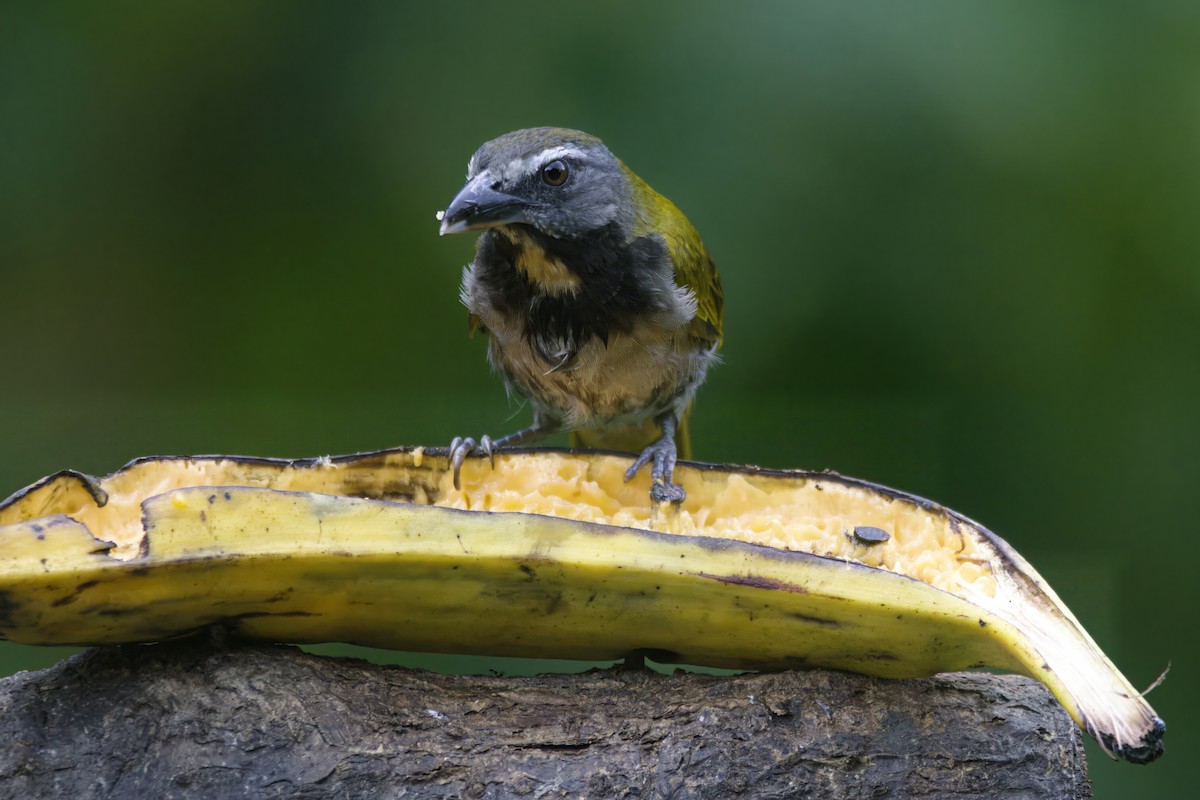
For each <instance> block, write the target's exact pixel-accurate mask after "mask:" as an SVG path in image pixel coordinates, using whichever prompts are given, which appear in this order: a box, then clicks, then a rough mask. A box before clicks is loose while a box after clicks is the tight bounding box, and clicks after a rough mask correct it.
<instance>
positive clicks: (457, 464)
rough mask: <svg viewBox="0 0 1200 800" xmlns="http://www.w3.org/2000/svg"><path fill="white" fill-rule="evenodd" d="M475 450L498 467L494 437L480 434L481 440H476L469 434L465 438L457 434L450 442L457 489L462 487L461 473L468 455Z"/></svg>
mask: <svg viewBox="0 0 1200 800" xmlns="http://www.w3.org/2000/svg"><path fill="white" fill-rule="evenodd" d="M475 452H478V453H479V454H480V455H485V456H487V457H488V462H489V463H490V464H491V466H492V469H495V468H496V443H495V442H493V441H492V437H490V436H487V435H486V434H485V435H483V436H480V437H479V441H478V442H476V441H475V440H474V439H472V438H471V437H469V436H468V437H467V438H465V439H464V438H463V437H461V436H455V437H454V441H452V442H450V466H451V468H453V470H454V488H455V489H459V490H461V489H462V481H461V480H460V479H459V473H461V472H462V465H463V462H464V461H466V460H467V456H469V455H471V454H472V453H475Z"/></svg>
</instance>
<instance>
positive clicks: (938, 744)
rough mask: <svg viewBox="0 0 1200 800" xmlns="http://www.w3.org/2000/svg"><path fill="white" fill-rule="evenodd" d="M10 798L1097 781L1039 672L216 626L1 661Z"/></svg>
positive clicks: (596, 793) (744, 792)
mask: <svg viewBox="0 0 1200 800" xmlns="http://www.w3.org/2000/svg"><path fill="white" fill-rule="evenodd" d="M0 736H2V741H3V742H4V744H3V745H2V746H0V797H3V798H22V799H23V800H25V799H28V798H62V797H69V798H73V799H78V798H91V797H120V798H154V800H161V798H170V797H204V798H241V797H246V798H272V797H288V798H318V797H355V798H357V797H371V798H421V799H424V798H476V799H478V798H509V797H516V798H525V797H527V798H604V799H606V800H607V799H608V798H635V797H636V798H721V800H733V799H736V798H818V797H820V798H828V797H847V798H850V797H853V798H867V797H895V798H904V797H939V798H941V797H946V798H949V797H963V798H976V797H977V798H984V797H987V798H994V797H1005V798H1042V797H1052V798H1086V797H1090V796H1091V791H1090V788H1089V785H1088V781H1087V776H1086V767H1085V762H1084V751H1083V743H1082V740H1081V734H1080V732H1079V730H1078V729H1077V728H1076V727H1075V725H1074V723H1073V722H1072V721H1071V719H1070V718H1069V717H1068V716H1067V714H1066V713H1065V712H1064V711H1063V709H1062V708H1061V707H1060V706H1059V705H1058V704H1057V703H1056V702H1055V701H1054V700H1053V698H1052V697H1051V696H1050V695H1049V693H1048V692H1046V690H1045V689H1044V688H1043V687H1042V686H1041V685H1040V684H1038V683H1036V682H1035V681H1032V680H1029V679H1027V678H1022V677H1016V676H1007V675H1005V676H1000V675H988V674H975V673H959V674H950V675H941V676H938V677H934V678H928V679H922V680H882V679H876V678H869V677H864V676H861V675H851V674H846V673H839V672H828V671H816V670H814V671H811V672H785V673H773V674H746V675H737V676H732V677H717V676H711V675H698V674H691V673H684V672H676V673H675V674H670V675H665V674H660V673H657V672H651V671H635V670H620V669H615V670H607V671H593V672H590V673H585V674H581V675H541V676H537V677H480V676H455V675H440V674H436V673H430V672H425V671H421V670H412V669H405V668H401V667H394V666H381V665H376V664H370V663H366V662H362V661H357V660H349V659H335V658H327V657H321V656H315V655H311V654H308V653H305V652H303V651H301V650H299V649H296V648H292V647H284V646H241V645H238V646H233V647H229V648H223V647H214V646H213V645H212V644H211V643H210V642H207V641H203V640H200V639H196V640H191V641H186V642H181V643H172V644H160V645H151V646H140V645H128V646H121V647H106V648H101V649H97V650H91V651H88V652H86V653H82V654H80V655H77V656H74V657H72V658H69V659H67V660H65V661H63V662H62V663H60V664H58V665H56V666H54V667H52V668H50V669H47V670H43V671H40V672H33V673H20V674H17V675H15V676H12V677H10V678H6V679H3V680H2V681H0Z"/></svg>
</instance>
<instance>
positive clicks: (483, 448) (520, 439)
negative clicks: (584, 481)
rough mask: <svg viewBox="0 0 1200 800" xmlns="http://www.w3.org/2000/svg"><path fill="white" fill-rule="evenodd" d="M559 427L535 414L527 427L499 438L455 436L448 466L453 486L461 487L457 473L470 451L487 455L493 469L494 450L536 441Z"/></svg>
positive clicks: (451, 444)
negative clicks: (477, 438)
mask: <svg viewBox="0 0 1200 800" xmlns="http://www.w3.org/2000/svg"><path fill="white" fill-rule="evenodd" d="M560 427H561V425H560V424H559V423H558V422H556V421H554V420H552V419H547V418H545V417H541V416H539V415H536V414H535V415H534V418H533V424H532V425H530V426H529V427H528V428H522V429H521V430H519V431H517V432H516V433H510V434H508V435H507V436H501V437H500V438H499V439H492V437H490V436H488V435H487V434H484V435H483V436H480V437H479V441H478V442H476V441H475V440H474V439H472V438H471V437H469V436H468V437H466V438H465V439H464V438H463V437H461V436H455V437H454V441H452V442H450V466H451V467H452V468H453V469H454V488H455V489H462V483H461V481H460V480H459V473H460V472H461V471H462V465H463V462H464V461H466V460H467V456H469V455H471V453H474V452H475V451H477V450H478V451H479V453H480V454H481V455H485V456H487V457H488V461H489V463H490V464H491V466H492V468H493V469H494V468H495V467H496V451H497V450H499V449H500V448H501V447H515V446H516V445H519V444H527V443H529V442H533V441H537V440H538V439H541V438H543V437H545V436H549V435H550V434H552V433H555V432H556V431H558V430H559V428H560Z"/></svg>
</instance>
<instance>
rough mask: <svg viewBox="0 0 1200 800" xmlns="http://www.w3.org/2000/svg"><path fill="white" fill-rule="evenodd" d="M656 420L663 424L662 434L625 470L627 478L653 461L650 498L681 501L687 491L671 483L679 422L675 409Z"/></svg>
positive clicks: (663, 501) (655, 500) (658, 501)
mask: <svg viewBox="0 0 1200 800" xmlns="http://www.w3.org/2000/svg"><path fill="white" fill-rule="evenodd" d="M655 421H656V422H657V423H658V424H659V425H661V426H662V436H660V437H659V438H658V441H656V442H654V444H652V445H650V446H649V447H647V448H646V449H645V450H643V451H642V454H641V455H640V456H638V457H637V460H636V461H634V462H633V465H632V466H630V467H629V469H627V470H625V480H627V481H629V480H633V476H634V475H636V474H637V471H638V470H639V469H641V468H642V467H644V466H645V465H646V464H648V463H652V466H651V467H650V499H651V500H653V501H654V502H656V503H666V502H671V503H681V502H683V499H684V498H685V497H687V492H685V491H683V487H682V486H678V485H676V484H674V483H671V473H673V472H674V471H675V457H676V451H675V429H676V427H677V426H678V424H679V423H678V420H676V419H675V412H673V411H668V412H667V413H665V414H663V415H662V416H660V417H659V418H658V419H657V420H655Z"/></svg>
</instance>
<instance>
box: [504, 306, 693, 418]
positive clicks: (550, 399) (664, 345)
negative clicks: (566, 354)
mask: <svg viewBox="0 0 1200 800" xmlns="http://www.w3.org/2000/svg"><path fill="white" fill-rule="evenodd" d="M489 337H490V341H489V350H488V355H489V359H490V360H491V362H492V366H493V367H494V368H495V369H496V370H497V371H498V372H499V373H500V374H501V375H502V376H503V377H504V379H505V381H506V382H507V383H508V384H509V385H510V386H511V388H513V389H515V390H516V391H518V392H520V393H521V394H523V395H525V396H526V397H528V398H529V399H530V401H531V402H533V403H534V404H535V405H537V406H538V407H540V408H541V409H542V410H543V411H546V412H549V413H550V414H552V415H553V416H555V417H556V418H558V419H560V420H561V421H562V422H563V423H564V425H565V426H566V427H569V428H581V427H585V428H586V427H604V426H609V425H614V424H623V423H628V422H637V421H640V420H643V419H646V418H648V417H652V416H657V415H658V414H661V413H662V412H664V411H666V410H669V409H672V408H677V409H678V410H680V411H682V408H683V407H684V406H686V405H687V403H688V402H689V401H690V399H691V396H692V394H693V393H694V392H695V389H696V387H697V386H698V385H699V384H700V382H701V381H702V380H703V378H704V372H705V370H706V369H707V367H708V364H709V362H710V361H711V359H712V352H711V351H708V350H703V349H701V350H697V349H694V348H691V347H688V346H687V343H686V342H683V341H680V338H679V337H678V336H676V335H672V334H669V333H664V332H654V331H647V330H638V331H634V332H633V333H630V334H617V335H614V336H612V337H610V338H609V340H608V342H607V344H606V343H604V342H601V341H600V340H598V339H591V340H589V341H588V342H585V343H583V344H582V346H580V347H579V349H578V351H577V352H576V353H574V355H573V356H572V357H571V358H570V360H569V363H566V364H565V365H564V366H562V367H561V368H555V366H554V364H552V363H548V362H547V360H546V358H545V357H544V355H543V353H541V352H540V350H539V348H538V347H537V346H536V345H535V344H533V343H531V342H529V341H528V340H527V339H526V338H525V337H522V336H515V337H504V336H503V335H502V333H501V332H498V331H495V330H492V329H489Z"/></svg>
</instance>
